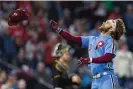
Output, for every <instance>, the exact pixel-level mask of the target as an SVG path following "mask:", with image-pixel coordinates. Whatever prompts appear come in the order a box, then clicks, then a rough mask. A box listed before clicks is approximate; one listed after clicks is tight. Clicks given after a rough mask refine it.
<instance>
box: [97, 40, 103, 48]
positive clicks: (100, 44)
mask: <svg viewBox="0 0 133 89" xmlns="http://www.w3.org/2000/svg"><path fill="white" fill-rule="evenodd" d="M103 45H104V41H103V40H101V41H99V42H98V43H97V45H96V49H97V48H98V47H102V46H103Z"/></svg>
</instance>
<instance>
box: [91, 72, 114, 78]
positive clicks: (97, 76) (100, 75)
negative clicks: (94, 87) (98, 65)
mask: <svg viewBox="0 0 133 89" xmlns="http://www.w3.org/2000/svg"><path fill="white" fill-rule="evenodd" d="M110 74H112V72H102V73H99V74H96V75H93V76H92V78H93V79H97V78H100V77H102V76H104V75H110Z"/></svg>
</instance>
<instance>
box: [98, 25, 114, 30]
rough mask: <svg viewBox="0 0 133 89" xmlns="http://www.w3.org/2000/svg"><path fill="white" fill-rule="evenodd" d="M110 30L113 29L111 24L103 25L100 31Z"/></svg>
mask: <svg viewBox="0 0 133 89" xmlns="http://www.w3.org/2000/svg"><path fill="white" fill-rule="evenodd" d="M110 28H112V25H111V24H102V26H100V27H99V30H100V31H101V32H107V31H108V30H109V29H110Z"/></svg>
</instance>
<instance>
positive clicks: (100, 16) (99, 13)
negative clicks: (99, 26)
mask: <svg viewBox="0 0 133 89" xmlns="http://www.w3.org/2000/svg"><path fill="white" fill-rule="evenodd" d="M103 4H104V3H103V2H99V5H98V8H97V9H96V10H95V11H94V15H95V16H96V17H97V19H98V20H102V21H103V20H104V19H105V17H106V15H107V11H106V9H105V7H104V5H103Z"/></svg>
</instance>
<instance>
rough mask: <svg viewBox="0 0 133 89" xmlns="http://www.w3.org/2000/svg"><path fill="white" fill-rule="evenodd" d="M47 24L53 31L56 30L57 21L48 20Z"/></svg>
mask: <svg viewBox="0 0 133 89" xmlns="http://www.w3.org/2000/svg"><path fill="white" fill-rule="evenodd" d="M49 26H50V28H51V29H52V30H53V31H56V30H57V29H58V27H59V25H58V23H57V22H55V21H54V20H50V22H49Z"/></svg>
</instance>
